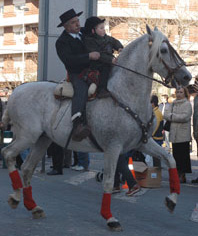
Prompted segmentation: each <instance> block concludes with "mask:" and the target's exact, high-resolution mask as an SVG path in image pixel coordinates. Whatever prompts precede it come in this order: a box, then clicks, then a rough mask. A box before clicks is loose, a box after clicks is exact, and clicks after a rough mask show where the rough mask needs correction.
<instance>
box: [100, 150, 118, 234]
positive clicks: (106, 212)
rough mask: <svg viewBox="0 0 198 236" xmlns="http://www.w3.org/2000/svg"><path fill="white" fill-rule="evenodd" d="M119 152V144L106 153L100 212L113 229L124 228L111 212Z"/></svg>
mask: <svg viewBox="0 0 198 236" xmlns="http://www.w3.org/2000/svg"><path fill="white" fill-rule="evenodd" d="M119 154H120V148H119V147H118V146H117V147H114V148H111V149H108V150H107V151H105V153H104V175H103V177H104V178H103V187H104V194H103V199H102V206H101V212H100V213H101V215H102V216H103V218H104V219H106V220H107V225H108V227H109V228H110V229H111V230H113V231H121V230H122V228H121V225H120V223H119V221H118V220H117V219H116V218H114V217H113V215H112V213H111V193H112V190H113V185H114V176H115V171H116V166H117V161H118V157H119Z"/></svg>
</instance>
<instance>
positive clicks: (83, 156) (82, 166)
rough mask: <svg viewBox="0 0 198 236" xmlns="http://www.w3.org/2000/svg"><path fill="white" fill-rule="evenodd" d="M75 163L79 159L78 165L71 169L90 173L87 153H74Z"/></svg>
mask: <svg viewBox="0 0 198 236" xmlns="http://www.w3.org/2000/svg"><path fill="white" fill-rule="evenodd" d="M73 155H74V161H75V160H76V159H77V164H76V165H75V166H73V167H72V168H71V169H72V170H76V171H82V170H84V171H88V170H89V162H90V159H89V154H88V153H86V152H73Z"/></svg>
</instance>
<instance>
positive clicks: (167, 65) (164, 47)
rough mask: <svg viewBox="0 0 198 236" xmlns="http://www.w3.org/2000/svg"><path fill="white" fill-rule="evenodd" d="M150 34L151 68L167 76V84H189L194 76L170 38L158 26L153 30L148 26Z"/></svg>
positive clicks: (174, 85)
mask: <svg viewBox="0 0 198 236" xmlns="http://www.w3.org/2000/svg"><path fill="white" fill-rule="evenodd" d="M146 29H147V33H148V36H149V46H150V48H151V50H150V62H149V67H150V69H151V70H152V71H153V72H155V73H157V74H159V75H160V76H161V77H163V78H165V82H166V84H168V83H171V85H172V86H173V87H178V86H179V85H182V86H187V85H188V83H189V81H190V80H191V78H192V76H191V74H190V72H189V71H188V70H187V69H186V66H185V62H184V61H183V59H182V58H181V57H180V56H179V54H178V53H177V52H176V50H175V49H174V48H173V47H172V46H171V44H170V42H169V40H168V38H167V37H166V36H165V35H163V34H162V32H160V31H159V30H158V29H157V27H155V29H154V31H152V30H151V29H150V28H149V26H148V25H147V26H146Z"/></svg>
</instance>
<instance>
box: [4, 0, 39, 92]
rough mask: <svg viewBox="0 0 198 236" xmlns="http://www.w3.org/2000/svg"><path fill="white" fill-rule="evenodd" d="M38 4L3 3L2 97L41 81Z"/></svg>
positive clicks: (29, 1)
mask: <svg viewBox="0 0 198 236" xmlns="http://www.w3.org/2000/svg"><path fill="white" fill-rule="evenodd" d="M38 19H39V1H38V0H0V46H1V47H0V86H1V88H2V89H1V91H0V96H3V94H2V93H4V89H5V87H7V88H9V87H15V86H16V85H18V84H20V83H22V82H26V81H35V80H37V65H38Z"/></svg>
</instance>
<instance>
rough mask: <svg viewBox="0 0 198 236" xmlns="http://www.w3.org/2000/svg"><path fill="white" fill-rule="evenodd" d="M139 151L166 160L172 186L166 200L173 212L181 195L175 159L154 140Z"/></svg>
mask: <svg viewBox="0 0 198 236" xmlns="http://www.w3.org/2000/svg"><path fill="white" fill-rule="evenodd" d="M139 150H140V151H141V152H144V153H146V154H149V155H151V156H155V157H159V158H160V159H164V160H165V162H166V164H167V166H168V168H169V185H170V195H168V196H167V197H166V198H165V204H166V206H167V208H168V209H169V211H170V212H173V211H174V208H175V206H176V203H177V196H178V194H180V182H179V176H178V173H177V168H176V162H175V159H174V158H173V156H172V155H171V154H170V153H168V152H166V151H165V150H164V148H162V147H161V146H159V145H158V144H157V143H156V142H155V141H154V140H153V139H152V138H150V139H149V140H148V143H147V144H143V145H142V146H141V148H140V149H139Z"/></svg>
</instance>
